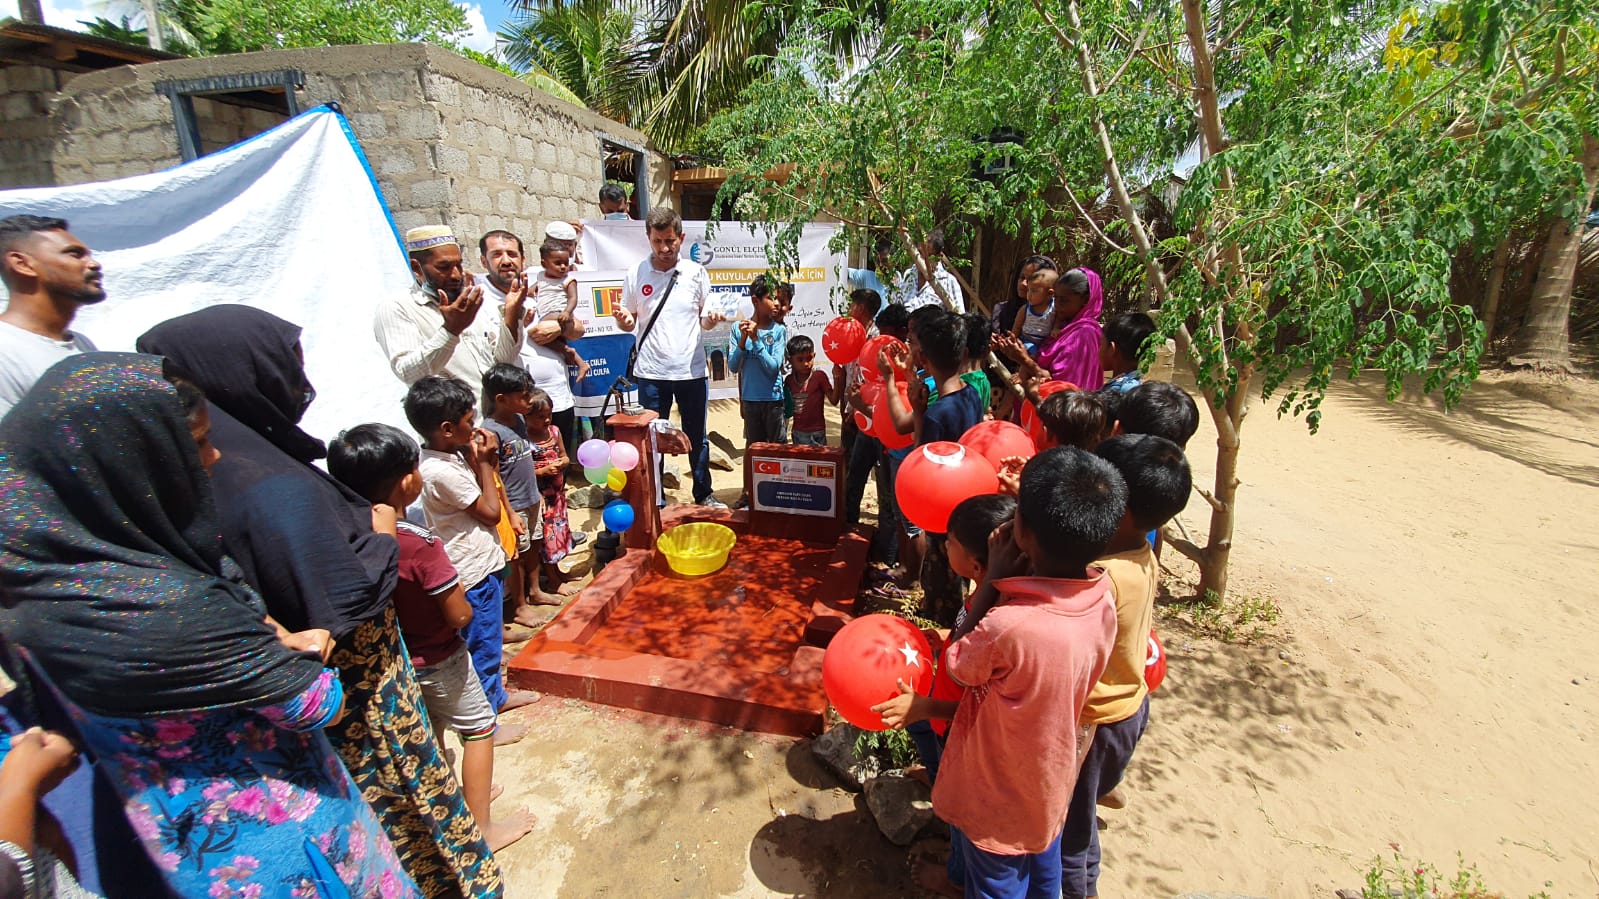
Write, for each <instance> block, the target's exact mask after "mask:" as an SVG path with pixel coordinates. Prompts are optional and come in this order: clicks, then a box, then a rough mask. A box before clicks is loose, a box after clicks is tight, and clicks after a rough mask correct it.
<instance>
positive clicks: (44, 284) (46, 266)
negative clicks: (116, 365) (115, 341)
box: [0, 215, 105, 415]
mask: <svg viewBox="0 0 1599 899" xmlns="http://www.w3.org/2000/svg"><path fill="white" fill-rule="evenodd" d="M0 280H4V281H5V285H6V289H7V290H9V291H10V292H11V301H10V303H9V304H7V306H6V311H4V312H0V415H4V414H5V413H6V412H8V411H10V409H11V407H12V406H14V405H16V403H17V400H20V399H22V395H23V394H25V393H27V392H28V388H30V387H32V386H33V382H35V381H37V380H39V376H40V375H42V374H44V373H45V371H47V370H48V369H49V368H50V366H52V365H55V364H56V363H57V362H59V361H61V360H62V359H65V358H66V357H68V356H71V355H74V354H76V353H87V352H92V351H93V350H94V348H95V346H94V344H93V343H90V342H89V338H87V337H84V336H83V335H82V334H78V333H75V332H73V331H71V330H69V326H70V325H71V324H72V318H73V316H75V315H77V314H78V307H80V306H88V305H93V304H94V303H98V302H100V301H101V300H103V299H105V287H104V286H103V284H102V280H103V275H102V272H101V270H100V263H99V262H97V261H96V260H95V258H94V254H93V253H91V252H89V248H88V247H86V246H84V244H83V241H81V240H79V239H78V238H76V237H74V236H73V235H72V232H70V231H68V230H67V223H66V221H65V220H64V219H58V218H46V217H44V216H38V215H13V216H10V217H9V218H5V219H0Z"/></svg>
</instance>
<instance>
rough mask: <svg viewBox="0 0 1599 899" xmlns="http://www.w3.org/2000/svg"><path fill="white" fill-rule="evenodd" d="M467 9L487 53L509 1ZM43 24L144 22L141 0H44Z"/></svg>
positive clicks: (490, 0) (5, 10)
mask: <svg viewBox="0 0 1599 899" xmlns="http://www.w3.org/2000/svg"><path fill="white" fill-rule="evenodd" d="M456 4H457V5H458V6H460V7H462V8H463V9H465V10H466V20H467V24H468V25H470V26H471V29H472V30H471V33H470V34H469V35H468V36H467V38H466V40H465V41H464V43H465V44H466V45H467V46H469V47H471V48H472V49H474V50H482V51H485V52H486V51H488V50H490V49H492V48H493V47H494V34H495V32H497V31H498V30H499V28H500V22H501V21H502V20H503V19H504V18H505V17H506V15H508V14H509V13H510V8H511V5H510V4H509V3H507V2H506V0H456ZM42 5H43V7H44V22H45V24H46V25H54V26H56V27H57V28H71V29H73V30H76V31H81V30H83V26H82V25H80V24H79V23H80V22H83V21H86V20H92V19H94V18H96V17H101V16H103V17H105V18H107V19H112V20H117V19H120V18H122V17H123V16H127V17H129V18H130V19H132V20H134V21H135V22H141V21H143V19H144V11H143V8H142V6H141V5H140V3H139V0H43V3H42ZM16 15H17V0H0V18H5V17H8V16H10V17H15V16H16Z"/></svg>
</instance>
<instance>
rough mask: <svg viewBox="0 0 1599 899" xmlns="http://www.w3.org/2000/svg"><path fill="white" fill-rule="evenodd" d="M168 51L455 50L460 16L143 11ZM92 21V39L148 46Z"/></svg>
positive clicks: (291, 1) (450, 11)
mask: <svg viewBox="0 0 1599 899" xmlns="http://www.w3.org/2000/svg"><path fill="white" fill-rule="evenodd" d="M147 6H153V7H154V8H155V10H156V13H155V14H156V20H157V23H158V27H159V29H160V32H161V35H162V37H163V38H164V43H165V45H166V49H168V50H172V51H174V52H178V53H185V54H190V55H196V56H209V55H216V54H222V53H244V52H248V51H251V50H277V49H285V48H291V47H323V46H329V45H334V44H393V43H402V42H408V41H427V42H430V43H436V44H440V45H443V46H448V47H451V48H452V49H455V48H457V47H458V45H459V42H460V41H461V40H462V39H463V38H465V37H466V34H467V31H468V27H467V22H466V13H465V11H463V10H462V9H461V7H459V6H456V5H455V4H454V3H453V2H451V0H164V2H160V3H149V4H147ZM147 27H148V26H146V27H145V28H139V29H134V28H133V27H132V26H131V23H130V20H129V19H128V18H124V19H122V20H121V21H120V22H113V21H110V20H106V19H98V20H96V21H95V22H94V23H91V24H90V26H89V30H90V33H92V34H97V35H99V36H102V37H110V38H113V39H115V40H124V41H128V42H129V43H136V44H143V45H146V46H148V45H149V43H150V41H149V32H148V30H147Z"/></svg>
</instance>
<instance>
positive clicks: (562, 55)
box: [501, 0, 887, 152]
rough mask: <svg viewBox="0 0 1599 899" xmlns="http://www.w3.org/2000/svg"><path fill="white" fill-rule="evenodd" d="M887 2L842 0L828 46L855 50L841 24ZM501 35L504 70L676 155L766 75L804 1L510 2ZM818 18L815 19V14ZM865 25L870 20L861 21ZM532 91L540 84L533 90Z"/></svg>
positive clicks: (799, 19)
mask: <svg viewBox="0 0 1599 899" xmlns="http://www.w3.org/2000/svg"><path fill="white" fill-rule="evenodd" d="M886 5H887V3H886V0H841V2H835V5H834V7H833V9H832V10H831V11H830V13H829V14H831V13H833V12H836V13H838V14H839V16H840V18H839V20H838V22H837V23H835V24H834V25H824V26H823V28H822V30H823V31H824V32H825V34H826V36H827V39H828V41H829V46H830V47H831V48H832V49H834V50H836V51H838V52H842V53H847V52H849V51H851V50H852V49H854V48H855V47H856V45H857V43H858V33H857V32H856V31H855V30H854V29H852V28H851V27H849V26H848V25H847V24H846V23H849V22H853V21H854V20H855V16H857V15H859V14H868V13H871V12H873V11H876V12H877V13H878V14H880V13H881V8H882V7H884V6H886ZM514 6H515V7H516V9H517V13H516V14H515V16H514V17H513V21H512V23H511V24H510V25H509V26H508V27H506V28H505V29H504V30H503V31H502V33H501V36H502V37H503V38H504V39H505V40H506V41H507V42H508V47H507V51H506V52H507V58H508V60H509V61H510V62H511V64H512V66H513V67H515V68H517V69H519V70H524V71H526V72H527V73H528V77H529V80H530V81H534V82H535V83H541V82H544V83H558V84H560V85H561V86H563V87H564V88H565V89H567V90H568V91H570V93H571V94H573V95H574V96H577V97H580V98H581V99H582V102H584V103H586V104H588V105H589V106H590V107H592V108H593V109H595V110H598V111H600V112H602V113H604V114H605V115H608V116H610V117H612V118H615V119H617V120H619V121H622V122H626V123H628V124H630V125H632V126H634V127H635V128H638V129H639V130H641V131H643V132H645V133H646V134H648V135H649V136H650V138H651V139H652V140H653V141H654V142H655V143H656V144H657V145H658V146H660V147H662V148H664V149H667V150H669V151H673V152H676V151H679V150H682V149H684V148H685V147H687V146H688V145H689V144H691V143H692V142H693V138H694V135H695V133H696V132H697V131H698V130H699V129H700V128H701V127H703V126H704V125H705V123H706V122H708V121H710V120H711V118H712V117H713V116H715V115H716V114H717V113H719V112H722V111H724V110H726V109H728V108H730V107H733V106H736V105H737V104H738V102H739V98H740V96H741V94H742V92H743V91H744V90H745V89H746V88H747V87H749V86H750V85H751V84H752V83H754V82H756V81H758V80H760V79H761V78H763V77H765V76H766V75H767V74H768V73H769V71H770V64H771V62H772V59H773V57H774V55H775V54H777V53H778V50H779V47H780V46H781V45H782V44H783V42H784V41H785V40H786V39H787V38H789V37H791V36H793V35H794V32H793V28H794V26H795V24H796V23H802V24H804V25H805V26H807V27H810V26H812V25H814V24H815V22H816V21H817V20H815V19H808V18H804V17H803V16H802V15H801V9H802V7H805V6H807V2H806V0H753V2H752V0H518V2H517V3H515V4H514ZM818 15H819V17H821V14H818ZM867 18H870V15H867ZM541 86H543V85H542V84H541Z"/></svg>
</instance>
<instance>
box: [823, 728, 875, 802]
mask: <svg viewBox="0 0 1599 899" xmlns="http://www.w3.org/2000/svg"><path fill="white" fill-rule="evenodd" d="M860 734H861V731H860V728H858V727H856V726H854V725H853V724H840V725H838V726H836V727H833V728H831V729H830V730H828V731H827V732H826V733H824V734H822V735H821V736H820V737H817V738H816V739H815V740H813V741H811V752H813V753H815V754H816V760H817V761H819V762H821V763H822V767H823V768H825V769H826V770H827V772H828V773H829V774H831V775H833V776H834V777H837V778H838V779H839V780H840V781H841V782H842V783H843V784H844V788H845V789H847V790H850V791H852V792H856V793H859V792H860V791H861V790H862V789H863V788H864V787H865V785H866V782H867V781H868V780H871V779H872V778H874V777H876V776H877V775H878V774H880V773H881V772H882V766H881V765H880V764H879V763H878V761H877V758H876V757H875V756H868V757H866V758H864V759H863V758H861V757H860V756H858V755H856V754H855V738H856V737H858V736H860Z"/></svg>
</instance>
